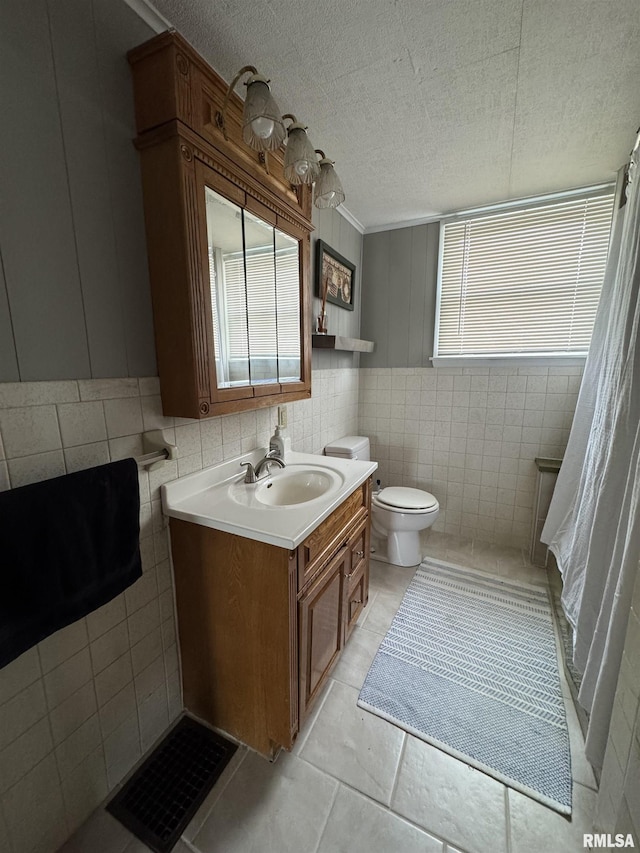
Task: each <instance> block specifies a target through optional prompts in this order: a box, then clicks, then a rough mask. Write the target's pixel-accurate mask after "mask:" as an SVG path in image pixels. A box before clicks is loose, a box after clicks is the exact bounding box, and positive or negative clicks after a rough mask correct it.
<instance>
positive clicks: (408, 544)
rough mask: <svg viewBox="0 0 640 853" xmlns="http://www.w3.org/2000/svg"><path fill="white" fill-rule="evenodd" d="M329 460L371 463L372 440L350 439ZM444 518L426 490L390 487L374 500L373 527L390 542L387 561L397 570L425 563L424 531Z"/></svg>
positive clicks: (333, 447)
mask: <svg viewBox="0 0 640 853" xmlns="http://www.w3.org/2000/svg"><path fill="white" fill-rule="evenodd" d="M324 452H325V455H326V456H340V457H342V458H343V459H364V460H368V459H370V445H369V439H368V438H366V437H365V436H361V435H347V436H345V437H344V438H341V439H340V440H339V441H336V442H334V443H333V444H329V445H327V447H325V449H324ZM439 514H440V504H439V503H438V501H437V499H436V498H435V497H434V496H433V495H432V494H431V493H430V492H425V491H423V490H422V489H411V488H405V487H404V486H389V487H387V488H385V489H381V490H380V491H378V492H374V494H373V495H372V498H371V526H372V528H373V530H374V532H375V533H377V534H378V536H382V537H384V538H385V539H386V540H387V559H388V561H389V562H390V563H393V564H394V565H396V566H417V565H418V564H419V563H420V562H422V551H421V549H420V531H421V530H426V529H427V528H428V527H431V525H432V524H433V523H434V522H435V520H436V519H437V518H438V515H439Z"/></svg>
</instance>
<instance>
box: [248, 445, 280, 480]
mask: <svg viewBox="0 0 640 853" xmlns="http://www.w3.org/2000/svg"><path fill="white" fill-rule="evenodd" d="M272 462H275V464H276V465H279V466H280V468H284V467H285V462H284V459H282V458H281V457H280V456H278V451H277V450H270V451H269V452H268V453H267V455H266V456H264V457H263V458H262V459H261V460H260V461H259V462H258V464H257V465H256V467H255V468H254V467H253V465H252V464H251V462H241V463H240V465H241V466H244V467H246V469H247V473H246V474H245V476H244V482H245V483H256V482H257V481H258V480H259V478H260V474H261V473H262V469H263V468H266V469H267V476H269V465H270V464H271V463H272Z"/></svg>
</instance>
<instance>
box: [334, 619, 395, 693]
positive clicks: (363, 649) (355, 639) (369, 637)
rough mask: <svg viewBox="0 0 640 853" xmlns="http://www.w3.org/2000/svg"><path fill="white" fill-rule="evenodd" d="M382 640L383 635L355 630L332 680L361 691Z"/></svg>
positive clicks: (361, 629) (363, 629)
mask: <svg viewBox="0 0 640 853" xmlns="http://www.w3.org/2000/svg"><path fill="white" fill-rule="evenodd" d="M382 640H383V635H382V634H375V633H374V632H373V631H368V630H367V629H366V628H355V629H354V631H353V634H352V635H351V637H350V638H349V641H348V643H347V646H346V648H345V650H344V652H343V653H342V657H341V658H340V660H339V662H338V665H337V666H336V668H335V669H334V670H333V672H332V674H331V675H332V678H335V679H336V681H342V682H343V683H344V684H350V685H351V686H352V687H355V688H356V689H357V690H360V688H361V687H362V685H363V683H364V680H365V678H366V677H367V673H368V672H369V667H370V666H371V663H372V661H373V659H374V657H375V654H376V652H377V651H378V647H379V646H380V643H381V642H382Z"/></svg>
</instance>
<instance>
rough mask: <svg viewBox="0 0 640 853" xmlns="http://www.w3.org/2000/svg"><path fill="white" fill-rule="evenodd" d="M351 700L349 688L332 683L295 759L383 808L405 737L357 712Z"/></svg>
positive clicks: (353, 695)
mask: <svg viewBox="0 0 640 853" xmlns="http://www.w3.org/2000/svg"><path fill="white" fill-rule="evenodd" d="M357 700H358V691H357V690H356V689H355V688H354V687H349V686H348V685H346V684H342V683H341V682H339V681H334V682H333V683H332V684H331V689H330V691H329V694H328V695H327V698H326V699H325V702H324V705H323V707H322V712H321V713H320V714H319V715H318V719H317V720H316V721H315V723H314V724H313V728H312V729H311V732H310V733H309V737H308V738H307V741H306V743H305V745H304V748H303V749H302V751H301V753H300V755H301V757H302V758H304V759H305V761H309V762H310V763H311V764H313V765H315V766H316V767H318V768H320V769H321V770H324V771H325V772H326V773H330V774H331V775H332V776H335V777H336V778H337V779H340V781H342V782H346V783H347V784H348V785H351V786H352V787H353V788H356V790H358V791H361V792H362V793H363V794H367V795H368V796H370V797H372V798H373V799H374V800H377V801H378V802H380V803H383V804H384V805H388V804H389V800H390V799H391V791H392V788H393V781H394V779H395V775H396V768H397V766H398V761H399V758H400V752H401V749H402V742H403V740H404V737H405V734H404V732H402V731H401V730H400V729H398V728H396V726H392V725H391V724H390V723H387V722H386V721H385V720H382V719H381V718H380V717H376V716H375V715H374V714H370V713H369V712H368V711H363V710H362V709H361V708H358V706H357V704H356V703H357Z"/></svg>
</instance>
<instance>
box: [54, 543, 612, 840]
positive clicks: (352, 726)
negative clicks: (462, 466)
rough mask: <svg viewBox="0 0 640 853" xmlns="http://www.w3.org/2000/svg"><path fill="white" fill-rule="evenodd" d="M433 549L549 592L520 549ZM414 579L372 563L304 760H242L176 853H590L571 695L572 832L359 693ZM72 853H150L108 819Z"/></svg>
mask: <svg viewBox="0 0 640 853" xmlns="http://www.w3.org/2000/svg"><path fill="white" fill-rule="evenodd" d="M426 552H427V554H428V555H429V556H433V557H436V558H439V559H442V560H447V561H448V562H452V563H456V564H458V565H465V566H470V567H474V568H477V569H481V570H483V571H487V572H491V573H493V574H500V575H508V576H509V577H511V578H515V579H519V580H523V581H528V582H533V583H540V584H544V583H546V574H545V572H544V571H543V570H541V569H538V568H536V567H534V566H531V565H530V564H528V563H527V561H526V560H525V558H524V557H523V555H522V553H521V552H520V551H518V550H517V549H512V548H503V547H499V546H492V545H487V544H486V543H481V542H473V541H471V540H461V539H458V538H454V537H452V536H447V535H445V534H437V533H433V532H430V533H429V534H428V536H427V537H426ZM413 574H414V570H413V569H402V568H399V567H397V566H390V565H388V564H384V563H381V562H378V561H376V560H372V563H371V590H370V599H369V606H368V607H367V609H366V611H365V612H364V613H363V614H362V617H361V620H360V623H359V625H358V627H357V628H356V629H355V631H354V633H353V635H352V638H351V639H350V641H349V644H348V646H347V648H346V649H345V652H344V653H343V656H342V658H341V660H340V662H339V663H338V665H337V667H336V668H335V670H334V671H333V673H332V678H331V679H330V680H329V683H328V684H327V687H326V688H325V691H324V694H323V695H322V697H321V698H320V700H319V702H318V705H317V707H316V709H315V711H314V713H313V715H312V717H311V719H310V720H309V721H308V723H307V724H306V726H305V728H304V730H303V731H302V732H301V734H300V737H299V739H298V742H297V743H296V746H295V748H294V750H293V752H292V753H291V754H282V755H281V756H280V757H279V759H278V760H277V762H276V763H275V764H269V763H268V762H266V761H265V760H264V759H262V758H260V757H259V756H257V755H255V754H254V753H251V752H249V751H247V750H244V749H239V750H238V752H237V753H236V755H235V756H234V758H233V760H232V762H231V764H230V765H229V766H228V767H227V769H226V770H225V772H224V774H223V776H222V777H221V779H220V781H219V782H218V784H217V785H216V787H215V788H214V790H213V791H212V792H211V794H210V795H209V797H208V799H207V800H206V801H205V803H204V804H203V805H202V807H201V808H200V810H199V811H198V813H197V814H196V816H195V817H194V818H193V820H192V821H191V823H190V825H189V826H188V827H187V830H186V831H185V833H184V835H183V837H182V840H181V841H180V842H179V844H178V845H177V846H176V848H174V849H175V851H176V853H189V851H190V853H463V851H464V853H541V851H549V853H560V852H561V851H562V853H573V851H575V853H578V851H582V850H583V849H584V847H583V841H582V835H583V833H584V832H590V831H591V819H592V815H593V812H594V805H595V797H596V784H595V781H594V777H593V774H592V772H591V768H590V766H589V764H588V763H587V761H586V759H585V758H584V754H583V751H582V735H581V731H580V727H579V725H578V721H577V718H576V715H575V711H574V709H573V706H572V704H571V699H570V694H569V689H568V687H567V686H566V684H565V685H564V687H563V689H564V690H565V698H566V699H567V704H568V707H567V712H568V723H569V732H570V737H571V746H572V764H573V773H574V794H573V817H572V820H571V821H569V820H567V819H565V818H563V817H562V816H560V815H559V814H557V813H556V812H554V811H552V810H550V809H548V808H546V807H545V806H542V805H540V804H539V803H537V802H535V801H534V800H532V799H530V798H529V797H526V796H524V795H522V794H520V793H518V792H516V791H513V790H511V789H509V788H507V787H505V786H504V785H502V784H501V783H500V782H497V781H496V780H495V779H493V778H491V777H490V776H487V775H485V774H484V773H481V772H480V771H478V770H475V769H472V768H470V767H468V766H467V765H466V764H464V763H462V762H461V761H458V760H456V759H455V758H452V757H451V756H449V755H447V754H446V753H444V752H441V751H440V750H438V749H436V748H435V747H433V746H430V745H428V744H426V743H423V742H422V741H421V740H418V739H416V738H414V737H412V736H411V735H408V734H406V733H405V732H403V731H402V730H400V729H398V728H396V727H395V726H393V725H391V724H390V723H387V722H386V721H384V720H382V719H380V718H379V717H376V716H374V715H372V714H369V713H367V712H365V711H362V710H361V709H359V708H358V707H357V706H356V699H357V697H358V692H359V688H360V687H361V685H362V682H363V680H364V678H365V676H366V674H367V671H368V669H369V665H370V663H371V661H372V659H373V656H374V655H375V652H376V650H377V648H378V645H379V644H380V642H381V640H382V638H383V636H384V634H385V632H386V630H387V628H388V627H389V625H390V624H391V620H392V619H393V616H394V614H395V612H396V610H397V608H398V606H399V604H400V602H401V600H402V596H403V594H404V591H405V589H406V587H407V586H408V584H409V582H410V581H411V578H412V576H413ZM62 850H63V851H64V853H144V851H146V850H147V848H146V847H145V846H144V845H143V844H141V843H140V842H139V841H137V839H135V838H133V837H132V836H131V835H130V834H129V833H128V832H127V830H125V829H124V828H123V827H122V826H121V825H120V824H118V823H117V822H116V821H115V820H114V819H113V818H111V816H110V815H108V814H107V813H106V812H104V811H103V810H98V811H97V812H95V813H94V815H93V816H92V817H91V818H90V819H89V820H88V821H87V822H86V823H85V825H84V826H83V827H81V829H80V830H79V831H78V833H76V835H75V836H74V837H73V838H72V839H70V841H69V842H67V844H66V845H65V846H64V847H63V848H62Z"/></svg>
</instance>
